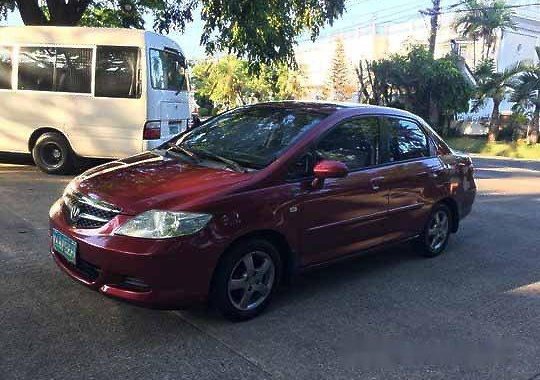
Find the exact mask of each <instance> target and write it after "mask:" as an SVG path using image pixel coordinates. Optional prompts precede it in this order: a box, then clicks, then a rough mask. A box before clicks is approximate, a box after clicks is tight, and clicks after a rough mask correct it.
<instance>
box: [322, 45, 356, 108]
mask: <svg viewBox="0 0 540 380" xmlns="http://www.w3.org/2000/svg"><path fill="white" fill-rule="evenodd" d="M355 90H356V86H354V85H352V84H351V75H350V68H349V63H348V62H347V56H346V55H345V47H344V46H343V40H342V39H337V40H336V50H335V52H334V58H333V59H332V64H331V67H330V77H329V80H328V89H326V93H325V95H326V97H327V98H328V97H329V98H331V99H333V100H337V101H346V100H351V97H352V95H353V93H354V91H355Z"/></svg>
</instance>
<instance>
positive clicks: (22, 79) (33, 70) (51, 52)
mask: <svg viewBox="0 0 540 380" xmlns="http://www.w3.org/2000/svg"><path fill="white" fill-rule="evenodd" d="M54 61H55V49H54V48H48V47H21V50H20V53H19V85H18V87H19V90H35V91H53V76H54Z"/></svg>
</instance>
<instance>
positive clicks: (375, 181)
mask: <svg viewBox="0 0 540 380" xmlns="http://www.w3.org/2000/svg"><path fill="white" fill-rule="evenodd" d="M382 181H384V177H375V178H372V179H371V181H370V182H371V188H372V189H373V191H379V190H380V188H381V182H382Z"/></svg>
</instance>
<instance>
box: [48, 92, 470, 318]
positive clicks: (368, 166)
mask: <svg viewBox="0 0 540 380" xmlns="http://www.w3.org/2000/svg"><path fill="white" fill-rule="evenodd" d="M475 194H476V185H475V182H474V179H473V166H472V162H471V159H470V158H469V157H467V156H464V155H461V154H458V153H455V152H452V150H451V149H450V148H449V147H448V146H447V145H446V144H445V143H444V142H443V141H442V139H441V138H440V137H439V136H438V135H437V134H436V133H435V132H434V131H433V130H432V129H431V128H430V127H429V126H428V125H427V124H426V123H425V122H424V121H423V120H422V119H420V118H419V117H417V116H415V115H413V114H411V113H408V112H405V111H401V110H396V109H391V108H384V107H375V106H359V105H350V104H340V103H335V104H334V103H308V102H271V103H262V104H258V105H253V106H246V107H241V108H238V109H235V110H232V111H229V112H226V113H224V114H222V115H220V116H217V117H215V118H213V119H210V120H209V121H207V122H206V123H204V124H202V125H201V126H200V127H198V128H196V129H193V130H190V131H188V132H186V133H184V134H182V135H181V136H180V137H178V138H175V139H173V140H171V141H170V142H168V143H166V144H164V145H163V146H161V147H159V148H158V149H155V150H154V151H150V152H145V153H142V154H139V155H136V156H133V157H129V158H126V159H123V160H119V161H115V162H110V163H107V164H104V165H102V166H99V167H96V168H94V169H91V170H89V171H87V172H85V173H83V174H82V175H80V176H79V177H77V178H75V179H74V180H73V181H72V182H71V183H70V184H69V185H68V187H67V188H66V190H65V192H64V194H63V196H62V197H61V198H60V199H59V200H58V201H57V202H56V203H55V204H54V205H53V206H52V208H51V210H50V227H51V228H50V233H51V239H52V240H51V241H52V243H51V253H52V256H53V257H54V260H55V261H56V263H57V264H58V265H59V267H60V268H62V269H63V270H64V271H65V272H66V273H68V274H69V275H70V276H71V277H72V278H74V279H76V280H77V281H79V282H81V283H83V284H85V285H87V286H89V287H91V288H93V289H96V290H99V291H100V292H102V293H104V294H106V295H109V296H112V297H116V298H120V299H123V300H127V301H131V302H135V303H138V304H140V305H146V306H152V307H164V308H176V307H186V306H189V305H191V304H193V303H198V302H204V301H206V300H210V301H211V302H212V303H213V304H214V305H215V306H216V307H217V308H218V309H219V310H220V311H221V312H222V313H223V314H224V315H225V316H227V317H229V318H231V319H240V320H241V319H248V318H252V317H254V316H255V315H257V314H258V313H260V312H261V311H262V310H263V309H264V307H265V306H266V305H267V304H268V302H269V301H270V299H271V296H272V294H273V293H274V291H275V290H276V287H277V286H278V284H279V283H280V281H281V280H282V279H283V278H284V277H285V276H289V275H291V274H293V273H295V272H297V271H300V270H306V269H308V268H312V267H315V266H319V265H321V264H324V263H328V262H331V261H333V260H337V259H341V258H344V257H347V256H350V255H353V254H356V253H358V252H362V251H366V250H371V249H374V248H378V247H384V246H387V245H389V244H394V243H400V242H404V241H408V240H414V241H415V243H416V245H417V247H418V250H419V252H420V253H422V254H423V255H425V256H430V257H432V256H437V255H439V254H441V253H442V252H443V250H444V249H445V247H446V245H447V243H448V239H449V236H450V233H453V232H456V231H457V230H458V226H459V223H460V220H461V219H462V218H464V217H465V216H466V215H467V214H469V212H470V211H471V207H472V204H473V201H474V198H475Z"/></svg>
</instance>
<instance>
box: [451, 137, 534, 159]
mask: <svg viewBox="0 0 540 380" xmlns="http://www.w3.org/2000/svg"><path fill="white" fill-rule="evenodd" d="M445 140H446V142H447V143H448V145H450V146H451V147H452V148H453V149H457V150H461V151H463V152H467V153H478V154H482V155H486V156H499V157H512V158H525V159H533V160H534V159H536V160H539V159H540V144H535V145H528V144H527V143H525V142H510V143H508V142H496V143H491V144H488V142H487V140H486V139H483V138H482V139H480V138H472V137H448V138H446V139H445Z"/></svg>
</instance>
